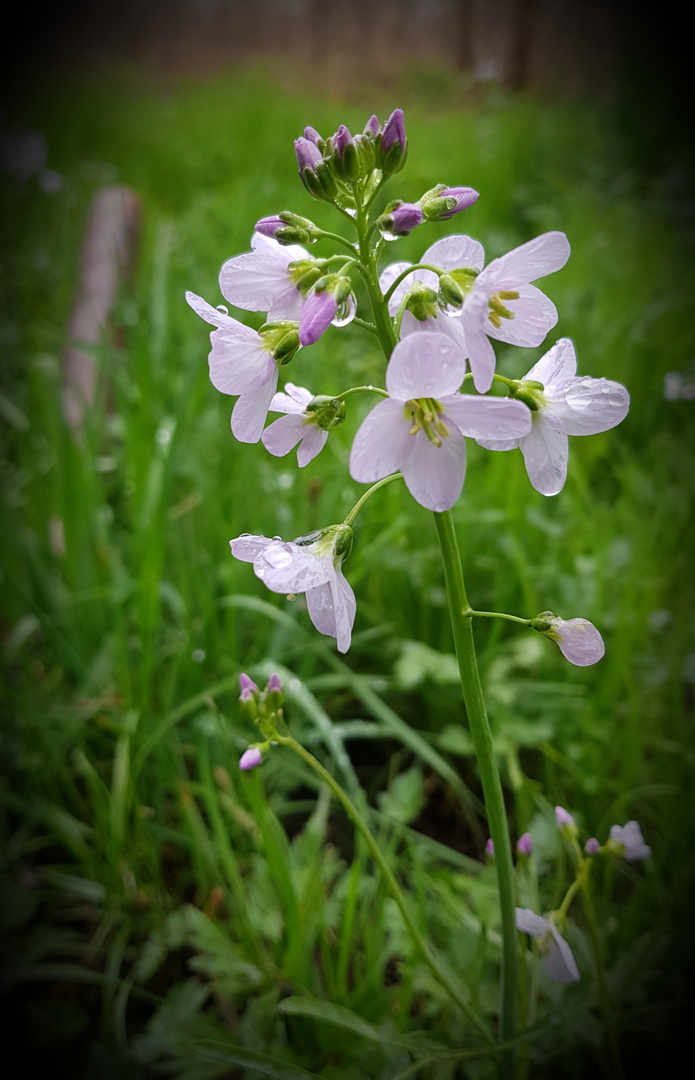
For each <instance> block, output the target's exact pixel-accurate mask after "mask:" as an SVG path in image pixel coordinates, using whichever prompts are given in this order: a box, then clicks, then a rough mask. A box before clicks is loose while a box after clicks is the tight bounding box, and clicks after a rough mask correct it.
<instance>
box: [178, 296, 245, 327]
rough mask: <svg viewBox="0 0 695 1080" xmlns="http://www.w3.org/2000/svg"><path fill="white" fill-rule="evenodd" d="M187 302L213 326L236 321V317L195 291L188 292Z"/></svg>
mask: <svg viewBox="0 0 695 1080" xmlns="http://www.w3.org/2000/svg"><path fill="white" fill-rule="evenodd" d="M186 302H187V303H188V305H189V306H190V307H192V308H193V310H194V311H195V313H196V315H200V317H201V319H205V322H207V323H210V325H211V326H228V325H229V324H230V323H236V319H233V318H232V317H231V316H230V315H225V314H224V313H223V312H221V311H220V310H219V309H218V308H215V307H213V306H212V304H208V302H207V300H203V298H202V296H197V295H196V294H195V293H193V292H187V293H186ZM237 325H241V324H237ZM247 329H248V327H247Z"/></svg>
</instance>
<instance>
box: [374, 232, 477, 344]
mask: <svg viewBox="0 0 695 1080" xmlns="http://www.w3.org/2000/svg"><path fill="white" fill-rule="evenodd" d="M484 259H485V254H484V251H483V246H482V244H479V243H478V241H477V240H472V239H471V238H470V236H444V237H442V239H441V240H437V241H436V242H435V243H434V244H432V245H431V246H430V247H428V249H427V251H426V252H425V253H424V255H423V256H422V259H421V260H420V261H421V262H422V263H428V264H429V265H430V266H437V267H441V269H442V270H447V271H449V270H456V269H459V270H460V269H462V268H466V269H470V270H471V274H470V281H471V282H472V281H473V279H474V277H475V276H476V274H477V272H478V271H479V270H480V268H481V267H482V265H483V261H484ZM410 266H412V263H408V262H397V263H392V264H391V265H390V266H387V267H386V269H385V270H384V271H383V273H382V275H381V277H380V279H379V284H380V286H381V290H382V292H383V293H386V292H388V290H389V289H390V287H391V285H393V283H394V281H395V280H396V279H397V278H398V277H400V275H401V274H402V273H403V271H404V270H407V269H408V267H410ZM416 283H417V284H420V285H424V286H426V287H427V288H430V289H432V290H433V292H436V291H437V290H438V288H439V278H438V276H437V274H435V272H434V271H433V270H413V272H412V274H408V276H407V277H406V278H404V279H403V281H401V282H400V283H399V284H398V285H397V286H396V288H395V289H394V291H393V293H392V295H391V296H390V297H389V314H390V315H391V316H392V317H394V318H395V316H396V315H397V314H398V309H399V308H400V306H401V303H402V301H403V300H404V298H405V297H406V296H407V294H408V292H409V291H410V290H411V288H412V287H413V285H414V284H416ZM423 314H424V312H423ZM457 314H461V311H460V309H459V311H458V312H457ZM421 331H427V332H432V331H434V332H436V333H438V334H447V335H448V336H449V337H450V338H451V339H452V340H453V341H455V342H456V344H457V345H458V346H459V348H460V349H461V352H462V354H463V356H464V358H465V357H466V356H468V350H467V347H466V338H465V335H464V332H463V325H462V320H461V319H459V318H453V319H450V318H446V316H444V315H442V312H441V310H440V308H439V307H438V306H437V305H436V304H434V303H433V304H432V305H431V311H430V312H429V313H427V317H426V318H425V319H424V320H420V319H417V318H415V316H414V315H412V314H411V313H410V311H408V310H406V311H405V312H404V313H403V321H402V323H401V337H402V338H405V337H407V336H408V335H409V334H414V333H419V332H421Z"/></svg>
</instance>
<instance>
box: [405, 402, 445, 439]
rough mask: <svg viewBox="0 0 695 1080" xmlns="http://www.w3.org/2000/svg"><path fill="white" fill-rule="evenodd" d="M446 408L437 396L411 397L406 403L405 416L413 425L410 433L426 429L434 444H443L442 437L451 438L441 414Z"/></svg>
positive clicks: (414, 433) (425, 431) (413, 433)
mask: <svg viewBox="0 0 695 1080" xmlns="http://www.w3.org/2000/svg"><path fill="white" fill-rule="evenodd" d="M443 409H444V406H443V405H442V403H441V401H437V400H436V399H435V398H411V399H410V401H406V403H405V418H406V420H408V421H409V422H410V423H411V424H412V426H411V428H410V430H409V431H408V434H409V435H417V433H418V431H424V433H425V435H426V436H427V438H428V439H429V441H430V442H431V443H432V445H433V446H441V445H442V439H448V438H449V429H448V427H447V426H446V424H445V423H444V421H443V420H442V419H441V417H440V416H439V414H440V412H442V410H443Z"/></svg>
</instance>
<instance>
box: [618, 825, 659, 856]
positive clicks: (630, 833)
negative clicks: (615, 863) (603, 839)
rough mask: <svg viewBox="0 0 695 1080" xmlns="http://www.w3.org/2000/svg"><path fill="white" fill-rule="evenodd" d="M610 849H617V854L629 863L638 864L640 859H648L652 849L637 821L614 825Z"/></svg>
mask: <svg viewBox="0 0 695 1080" xmlns="http://www.w3.org/2000/svg"><path fill="white" fill-rule="evenodd" d="M608 843H609V849H610V848H611V847H612V848H613V849H614V850H615V848H616V847H617V848H618V849H622V850H619V851H618V852H617V853H619V854H621V855H622V857H623V858H624V859H625V860H626V861H627V862H637V861H638V860H639V859H648V858H649V856H650V855H651V853H652V849H651V848H650V847H649V845H648V844H645V842H644V837H643V836H642V830H641V829H640V827H639V825H638V824H637V822H636V821H628V823H627V825H613V826H612V827H611V833H610V840H609V841H608Z"/></svg>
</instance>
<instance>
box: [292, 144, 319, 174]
mask: <svg viewBox="0 0 695 1080" xmlns="http://www.w3.org/2000/svg"><path fill="white" fill-rule="evenodd" d="M294 152H295V154H296V155H297V166H298V168H299V174H300V176H303V175H304V173H305V172H306V171H307V170H308V171H309V172H316V166H317V165H320V164H321V162H322V161H323V155H322V153H321V151H320V150H319V148H318V146H317V145H316V143H314V142H311V141H310V140H309V139H305V138H303V137H302V136H301V135H300V137H299V138H298V139H295V140H294Z"/></svg>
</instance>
